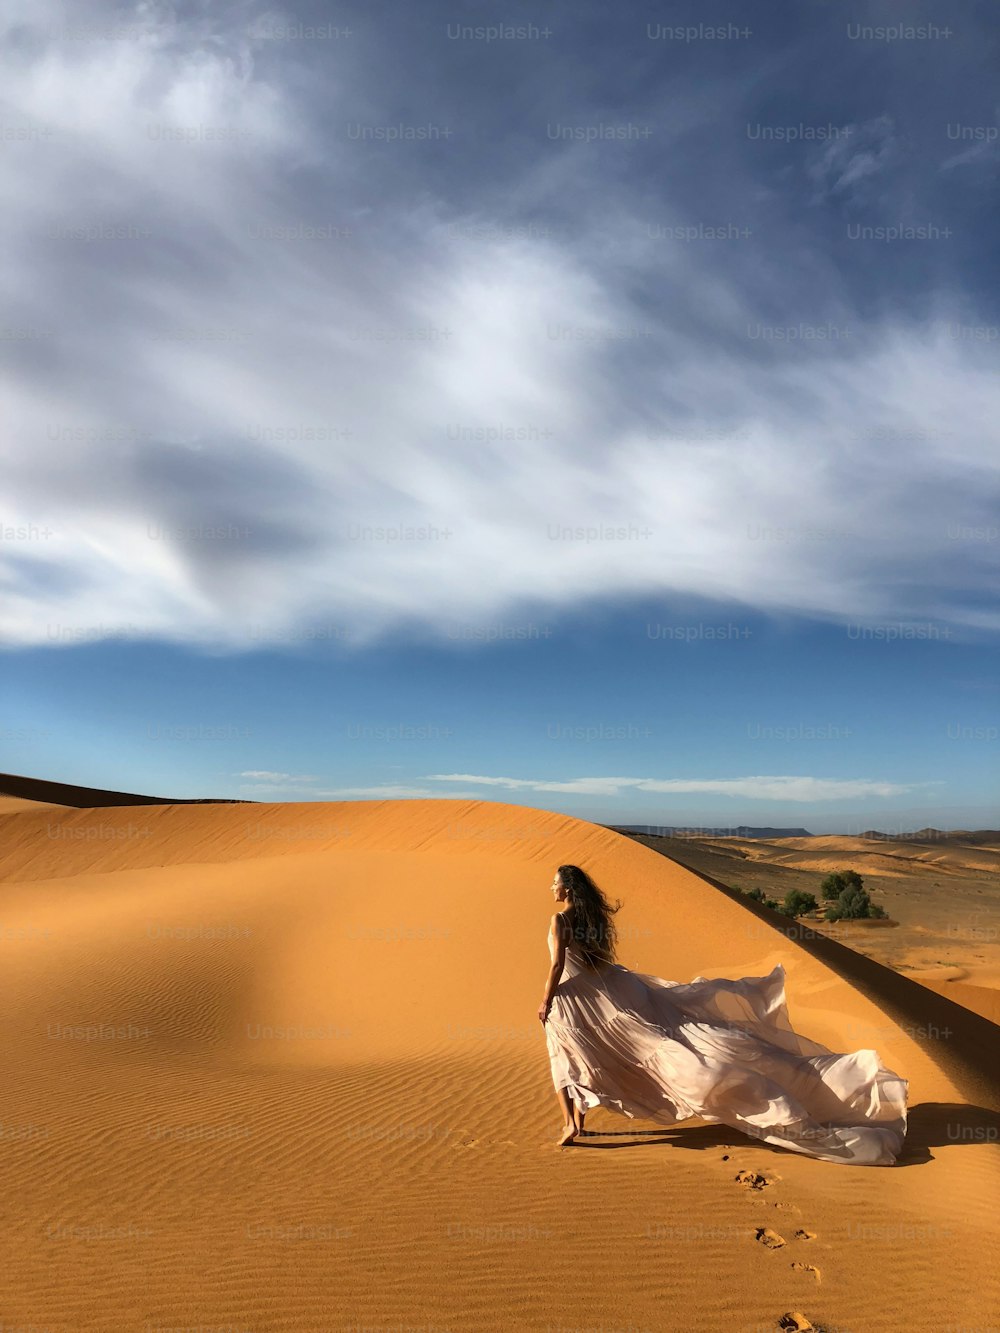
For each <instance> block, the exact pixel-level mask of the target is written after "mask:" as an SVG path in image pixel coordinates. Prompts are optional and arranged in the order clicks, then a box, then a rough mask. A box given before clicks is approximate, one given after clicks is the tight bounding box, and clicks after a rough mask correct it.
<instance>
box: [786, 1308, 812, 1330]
mask: <svg viewBox="0 0 1000 1333" xmlns="http://www.w3.org/2000/svg"><path fill="white" fill-rule="evenodd" d="M778 1327H779V1328H785V1329H789V1330H794V1333H816V1326H815V1324H811V1323H810V1322H809V1320H808V1319H807V1318H806V1317H805V1315H804V1314H803V1313H802V1311H801V1310H789V1312H788V1313H787V1314H783V1315H782V1316H781V1318H780V1319H779V1320H778Z"/></svg>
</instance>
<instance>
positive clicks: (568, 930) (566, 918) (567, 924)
mask: <svg viewBox="0 0 1000 1333" xmlns="http://www.w3.org/2000/svg"><path fill="white" fill-rule="evenodd" d="M550 929H552V930H555V931H558V932H559V933H560V934H561V935H563V936H564V937H565V938H566V939H567V940H569V939H572V937H573V909H572V907H567V908H566V909H565V910H564V911H559V912H553V913H552V921H551V924H550Z"/></svg>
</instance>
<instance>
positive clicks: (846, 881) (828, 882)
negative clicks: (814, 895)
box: [819, 870, 864, 902]
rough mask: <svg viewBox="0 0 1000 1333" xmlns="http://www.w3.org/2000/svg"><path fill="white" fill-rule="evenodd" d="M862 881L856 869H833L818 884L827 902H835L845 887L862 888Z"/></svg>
mask: <svg viewBox="0 0 1000 1333" xmlns="http://www.w3.org/2000/svg"><path fill="white" fill-rule="evenodd" d="M863 888H864V882H863V880H862V878H861V876H860V875H859V874H858V872H857V871H856V870H835V871H834V872H833V873H832V874H830V875H827V876H826V878H825V879H824V880H823V882H822V883H821V884H820V886H819V891H820V893H822V895H823V897H824V899H825V900H826V901H827V902H836V900H837V899H838V898H839V897H840V895H841V894H842V893H843V892H844V890H845V889H863Z"/></svg>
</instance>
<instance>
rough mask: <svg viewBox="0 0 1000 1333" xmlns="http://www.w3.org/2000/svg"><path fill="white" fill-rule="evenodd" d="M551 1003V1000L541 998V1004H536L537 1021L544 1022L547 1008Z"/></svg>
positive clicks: (547, 1014) (547, 1012)
mask: <svg viewBox="0 0 1000 1333" xmlns="http://www.w3.org/2000/svg"><path fill="white" fill-rule="evenodd" d="M551 1004H552V1001H551V1000H543V1001H542V1002H541V1004H540V1005H539V1006H538V1019H539V1022H541V1023H544V1022H545V1020H546V1019H547V1018H548V1016H549V1008H550V1006H551Z"/></svg>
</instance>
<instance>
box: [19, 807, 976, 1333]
mask: <svg viewBox="0 0 1000 1333" xmlns="http://www.w3.org/2000/svg"><path fill="white" fill-rule="evenodd" d="M0 849H2V851H0V875H2V878H3V881H4V882H3V885H2V901H3V911H2V918H0V921H2V927H3V928H2V931H0V950H2V966H0V1002H2V1005H3V1013H4V1015H5V1025H4V1074H5V1077H4V1085H5V1086H4V1110H3V1125H2V1130H0V1154H2V1157H3V1164H4V1175H5V1182H6V1184H7V1189H6V1190H5V1191H4V1195H3V1199H2V1202H0V1226H2V1233H3V1239H4V1242H5V1244H6V1248H7V1252H8V1254H9V1256H10V1259H9V1263H8V1266H7V1275H6V1276H5V1278H4V1279H3V1285H4V1290H3V1301H2V1309H3V1311H4V1316H5V1318H6V1319H7V1321H8V1322H10V1323H12V1324H14V1325H17V1324H18V1323H21V1324H31V1323H34V1324H36V1325H38V1326H41V1327H49V1328H52V1329H59V1330H62V1329H66V1330H69V1329H83V1330H99V1329H100V1330H104V1329H108V1330H110V1329H116V1330H119V1329H137V1330H138V1329H144V1330H147V1333H148V1331H149V1330H152V1329H160V1330H163V1329H167V1328H189V1327H201V1328H207V1327H214V1328H219V1327H226V1326H228V1325H231V1326H232V1327H233V1328H242V1329H253V1330H264V1329H267V1330H272V1329H273V1330H282V1331H284V1330H304V1331H306V1333H313V1331H316V1333H318V1331H319V1330H325V1329H348V1328H356V1327H359V1326H360V1327H377V1328H381V1329H388V1328H390V1327H392V1328H395V1327H397V1326H398V1325H401V1326H402V1327H422V1328H424V1329H425V1330H426V1329H429V1328H431V1327H434V1328H438V1329H453V1330H460V1329H461V1330H464V1329H486V1328H489V1329H493V1328H512V1329H520V1328H524V1329H538V1330H541V1329H543V1328H546V1327H548V1328H549V1329H550V1330H551V1329H556V1328H561V1329H568V1328H595V1327H601V1326H602V1324H603V1326H604V1327H606V1328H626V1327H631V1328H632V1329H635V1330H638V1329H649V1330H685V1333H690V1331H692V1330H693V1331H694V1333H717V1331H718V1330H722V1329H727V1330H728V1329H734V1330H745V1331H746V1333H749V1331H750V1330H751V1329H770V1328H777V1326H778V1322H777V1321H778V1318H779V1316H780V1315H782V1314H783V1313H784V1312H786V1311H790V1310H802V1311H804V1312H805V1313H807V1314H808V1315H809V1316H810V1317H811V1319H812V1322H813V1324H814V1325H815V1326H816V1327H821V1326H826V1327H828V1328H834V1327H836V1328H839V1329H854V1330H859V1329H868V1328H876V1327H892V1328H897V1327H903V1326H905V1327H907V1328H909V1329H925V1328H926V1329H928V1330H931V1329H935V1330H937V1329H940V1328H942V1327H944V1326H946V1325H947V1324H948V1323H949V1322H950V1323H952V1324H955V1325H962V1324H966V1325H974V1324H976V1323H982V1322H983V1309H984V1306H987V1307H988V1303H989V1301H990V1300H991V1299H993V1300H994V1303H995V1296H996V1294H997V1289H996V1285H995V1279H993V1278H992V1277H991V1276H989V1274H988V1265H987V1263H986V1260H985V1259H984V1258H983V1255H984V1253H985V1252H988V1245H987V1246H984V1241H986V1240H988V1238H990V1237H991V1236H995V1235H996V1224H995V1222H993V1221H992V1203H993V1200H994V1198H995V1195H996V1190H997V1187H998V1186H1000V1162H998V1156H1000V1148H998V1146H997V1124H998V1118H997V1115H996V1112H995V1105H994V1103H992V1101H989V1102H988V1104H987V1098H986V1096H985V1094H984V1093H983V1091H982V1089H983V1088H984V1087H986V1086H987V1084H986V1082H984V1080H983V1078H982V1077H980V1075H981V1073H982V1071H977V1070H976V1069H974V1068H972V1067H967V1066H969V1057H968V1055H963V1056H962V1058H961V1059H958V1060H956V1059H955V1058H952V1059H951V1060H950V1061H947V1060H943V1059H942V1058H941V1055H942V1052H943V1050H944V1049H945V1048H946V1047H945V1043H947V1041H948V1038H946V1037H942V1036H941V1034H940V1033H935V1034H928V1033H926V1032H919V1031H907V1030H906V1027H905V1025H901V1024H900V1023H899V1022H897V1021H894V1019H893V1018H892V1017H890V1011H891V1005H889V1004H888V1002H887V1003H885V1004H883V1003H880V1002H879V1001H878V999H877V998H873V996H875V997H877V995H878V990H877V986H876V985H874V983H872V984H869V985H868V986H867V994H862V993H861V991H860V990H859V989H858V988H857V986H856V985H854V984H852V983H851V982H850V981H848V980H845V979H844V978H843V977H842V976H841V975H840V974H839V972H838V970H836V968H835V967H834V966H831V965H830V964H829V963H828V962H826V961H823V960H822V959H820V958H817V957H813V956H810V954H809V953H808V952H807V951H806V950H805V949H803V948H801V947H799V946H798V945H797V944H796V943H795V941H794V940H790V939H789V938H787V937H786V936H785V935H784V934H783V933H781V932H780V931H778V930H776V929H774V928H773V927H772V926H771V925H770V924H769V923H768V922H767V921H765V920H763V919H761V918H760V917H759V916H758V915H755V914H754V913H753V912H750V911H748V910H747V909H746V907H744V906H743V905H742V904H741V903H739V902H736V901H734V900H732V899H730V898H729V897H728V896H726V895H725V894H723V893H721V892H720V891H719V890H717V889H716V888H714V887H713V886H712V885H710V884H709V883H707V882H706V881H705V880H703V879H701V878H699V877H698V876H697V875H695V874H694V873H692V872H691V871H689V870H687V869H685V868H684V867H682V866H679V865H675V864H673V863H671V862H669V861H667V860H665V859H664V858H662V857H660V856H658V855H657V854H656V853H654V852H652V851H650V850H649V849H648V848H645V847H642V846H640V845H638V844H636V843H634V842H632V841H630V840H629V839H627V838H624V837H621V836H619V835H617V834H614V833H612V832H610V831H608V830H606V829H603V828H600V827H598V826H596V825H592V824H587V823H585V822H583V821H579V820H574V819H571V818H568V817H566V816H563V815H558V814H553V813H550V812H546V811H541V810H534V809H530V808H527V807H519V806H513V805H505V804H500V803H491V802H475V801H459V800H434V801H431V800H427V801H384V802H348V803H339V804H323V805H320V804H313V803H308V804H285V805H257V804H255V805H252V806H247V805H208V804H180V805H142V806H131V807H128V806H115V807H108V808H102V809H64V810H58V809H53V808H45V809H39V810H31V809H21V810H15V811H14V812H12V813H9V814H4V815H0ZM564 862H574V863H577V864H580V865H582V866H584V867H585V868H586V869H588V870H589V871H590V872H591V873H592V874H593V875H594V876H595V878H596V879H597V881H598V882H599V883H600V884H601V885H602V886H603V887H604V888H605V890H606V891H607V892H608V893H609V894H610V896H611V897H612V898H614V897H620V898H622V899H623V900H624V902H625V907H624V908H623V910H622V912H621V913H620V914H619V917H618V923H619V930H620V933H621V950H620V953H621V961H623V962H624V963H626V964H627V965H629V966H633V967H636V968H639V969H641V970H643V971H649V972H653V973H656V974H658V975H661V976H666V977H670V978H673V979H677V980H690V979H692V978H693V977H694V976H696V975H705V976H712V975H728V976H739V975H763V974H765V973H766V972H768V971H770V969H771V968H772V967H773V966H774V964H775V963H776V962H779V961H780V962H781V963H783V964H784V966H785V969H786V972H787V976H788V996H789V1010H790V1015H791V1019H792V1022H793V1024H794V1025H795V1026H796V1027H797V1028H798V1029H799V1030H801V1031H803V1032H805V1033H807V1034H808V1035H809V1036H811V1037H813V1038H815V1039H816V1040H818V1041H822V1042H824V1043H826V1044H827V1045H828V1046H830V1047H831V1048H832V1049H835V1050H839V1051H848V1050H856V1049H859V1048H865V1047H875V1048H876V1049H877V1050H878V1051H879V1054H880V1055H881V1056H882V1058H883V1060H884V1061H885V1063H886V1064H888V1065H889V1066H890V1067H891V1068H893V1069H895V1070H896V1071H897V1072H898V1073H901V1074H902V1075H903V1076H904V1077H906V1078H908V1079H909V1080H910V1106H911V1118H910V1133H909V1135H908V1140H907V1149H906V1153H905V1155H904V1158H903V1159H902V1161H901V1163H900V1164H899V1165H898V1166H897V1167H895V1168H892V1169H881V1170H878V1169H873V1170H865V1169H862V1168H855V1169H852V1168H844V1167H836V1166H831V1165H829V1164H825V1163H819V1162H815V1161H810V1160H808V1159H805V1158H801V1157H798V1156H796V1155H794V1154H792V1153H787V1152H782V1151H781V1150H778V1149H772V1148H770V1147H766V1146H761V1145H760V1144H759V1143H756V1142H751V1141H749V1140H746V1139H744V1138H743V1137H742V1136H741V1135H740V1134H739V1133H738V1132H737V1131H733V1130H728V1129H725V1128H724V1127H712V1126H704V1125H699V1123H698V1122H691V1123H689V1124H687V1125H685V1126H681V1127H678V1128H676V1129H674V1130H669V1131H664V1130H660V1129H655V1130H654V1129H653V1127H652V1126H649V1125H645V1126H644V1125H640V1124H637V1123H632V1122H628V1121H624V1120H621V1119H615V1118H614V1117H612V1116H610V1115H607V1114H602V1115H601V1114H599V1115H595V1116H594V1117H593V1118H592V1120H591V1122H590V1127H591V1128H592V1129H594V1130H598V1129H602V1130H605V1131H609V1133H608V1134H607V1135H606V1136H601V1137H597V1136H595V1137H593V1138H591V1137H588V1138H587V1139H585V1140H584V1141H583V1142H582V1143H581V1144H580V1146H579V1147H574V1148H572V1149H569V1150H565V1151H560V1150H558V1149H557V1148H556V1147H555V1146H554V1143H553V1140H554V1138H555V1134H556V1131H557V1128H558V1120H559V1117H558V1112H557V1108H556V1103H555V1098H554V1096H553V1090H552V1084H551V1080H550V1077H549V1070H548V1061H547V1056H546V1051H545V1043H544V1036H543V1034H542V1030H541V1026H540V1024H539V1023H538V1021H537V1018H536V1017H535V1010H536V1008H537V1004H538V1000H539V998H540V994H541V989H542V985H543V982H544V977H545V972H546V968H547V962H548V957H547V951H546V946H545V933H546V928H547V923H548V918H549V916H550V914H551V910H552V902H551V898H550V896H549V893H548V886H549V884H550V882H551V878H552V874H553V871H554V870H555V868H556V866H557V865H559V864H560V863H564ZM866 961H868V960H866ZM871 966H873V967H877V965H876V964H872V965H871ZM891 977H892V974H890V973H888V972H886V984H887V985H889V984H891V981H890V978H891ZM896 980H899V979H898V978H897V979H896ZM931 1000H932V1001H933V1000H934V997H933V996H932V997H931ZM941 1004H942V1006H943V1008H942V1011H941V1012H942V1027H944V1026H946V1025H947V1018H948V1016H949V1012H950V1010H954V1009H956V1006H948V1004H947V1001H943V1000H942V1001H941ZM960 1012H961V1011H960ZM983 1059H984V1061H985V1060H986V1059H988V1053H987V1052H984V1054H983ZM973 1091H974V1094H975V1095H973ZM977 1097H978V1098H979V1101H978V1103H977V1100H976V1099H977ZM742 1171H751V1172H755V1173H757V1174H758V1175H760V1176H762V1177H763V1178H764V1179H763V1180H762V1181H761V1182H760V1183H759V1187H757V1188H751V1187H749V1186H748V1185H747V1184H746V1183H745V1182H744V1181H740V1180H737V1175H738V1173H740V1172H742ZM799 1232H802V1233H805V1234H803V1235H801V1236H800V1235H798V1234H797V1233H799ZM772 1233H773V1236H772ZM774 1238H777V1240H779V1241H783V1242H784V1243H781V1244H778V1243H776V1242H775V1240H774ZM768 1241H771V1242H772V1243H771V1244H768ZM574 1273H576V1274H577V1276H576V1277H575V1278H574ZM582 1274H585V1278H584V1277H581V1276H580V1275H582ZM991 1283H992V1284H993V1285H992V1286H991ZM900 1311H905V1312H906V1322H905V1325H903V1324H900V1322H899V1317H900Z"/></svg>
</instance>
